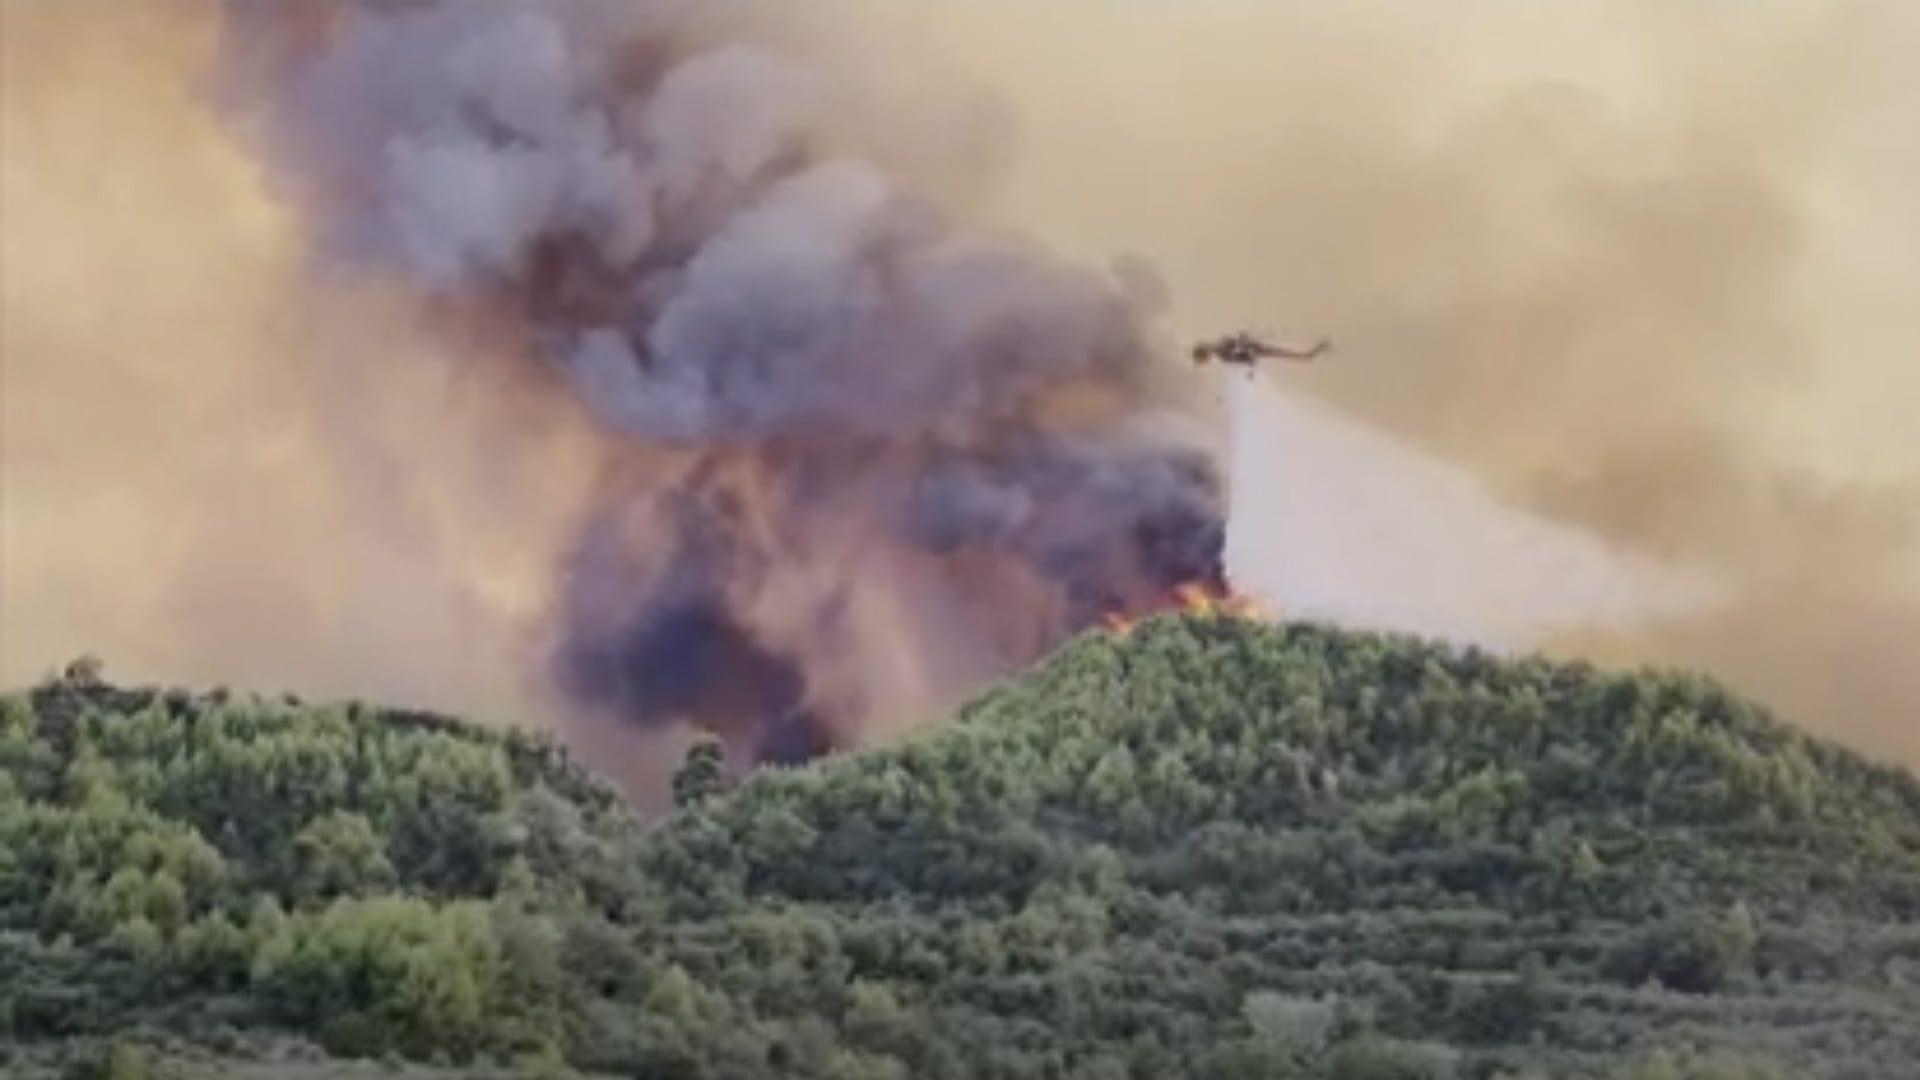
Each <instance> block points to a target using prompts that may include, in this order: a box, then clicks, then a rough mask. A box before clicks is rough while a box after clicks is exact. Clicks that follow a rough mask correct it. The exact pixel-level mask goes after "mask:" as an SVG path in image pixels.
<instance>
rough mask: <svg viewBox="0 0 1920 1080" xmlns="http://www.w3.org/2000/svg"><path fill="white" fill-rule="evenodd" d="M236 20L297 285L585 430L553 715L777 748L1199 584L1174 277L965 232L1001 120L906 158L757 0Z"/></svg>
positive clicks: (850, 83) (361, 11)
mask: <svg viewBox="0 0 1920 1080" xmlns="http://www.w3.org/2000/svg"><path fill="white" fill-rule="evenodd" d="M232 14H233V18H232V22H231V30H232V31H233V36H232V40H231V42H230V46H231V49H232V51H233V54H234V57H235V62H234V65H233V68H232V70H231V72H230V76H231V81H230V82H229V84H228V91H229V92H228V95H227V98H228V100H229V101H230V102H231V103H232V111H233V113H234V116H235V119H236V124H237V125H238V126H239V127H240V128H241V129H242V130H244V131H247V132H248V133H249V134H250V137H251V138H252V139H253V140H254V141H255V142H256V143H257V144H258V145H259V146H260V147H262V148H263V149H264V151H265V152H266V155H267V157H268V159H269V160H270V161H271V162H272V166H273V175H274V177H275V178H276V183H277V184H279V185H280V186H281V187H282V189H283V190H284V191H285V192H286V193H287V196H288V197H289V198H290V199H291V200H292V201H293V202H294V203H295V204H296V205H299V206H302V207H305V208H306V210H307V212H308V213H309V214H310V216H311V220H312V222H313V227H314V229H315V233H316V237H317V243H318V247H317V249H316V251H317V254H318V256H319V262H318V269H320V270H321V271H323V272H328V273H343V272H344V273H357V274H364V275H367V276H370V277H379V278H392V279H397V280H398V281H399V282H401V283H402V284H403V285H404V287H406V288H409V289H412V290H416V291H418V292H420V293H421V294H424V295H428V296H432V297H436V298H440V299H441V300H444V301H445V302H446V303H447V304H449V305H450V306H451V307H452V308H453V309H459V310H466V311H469V312H472V311H480V312H484V313H486V314H487V315H488V316H489V317H491V318H494V319H496V320H501V319H504V320H505V321H506V322H507V324H508V325H509V326H510V327H513V328H515V329H516V330H517V332H518V333H520V334H521V335H522V336H523V338H524V341H525V343H526V347H527V349H526V351H527V353H528V356H529V361H530V362H539V363H543V364H545V365H548V366H549V367H550V369H551V370H552V371H553V372H555V373H557V375H558V376H559V377H560V384H562V385H564V386H566V387H567V388H568V390H569V392H570V393H571V395H572V396H573V397H574V398H576V399H577V400H578V401H579V402H581V403H583V404H584V406H585V407H586V409H587V410H588V411H589V412H590V414H591V416H592V417H593V418H594V420H595V422H596V423H597V424H598V425H600V426H601V427H602V428H603V429H604V431H605V433H606V437H607V443H608V450H607V465H606V466H605V477H604V478H603V481H602V482H601V484H600V486H599V489H598V493H597V495H596V496H595V498H594V499H593V500H592V501H591V505H590V507H589V509H588V510H587V512H586V514H585V515H584V518H583V521H582V524H581V528H580V534H579V538H578V542H577V544H576V545H575V548H574V551H573V552H572V554H571V556H570V557H569V558H567V559H566V560H565V561H564V565H562V566H560V567H557V568H556V574H557V575H558V579H559V580H558V581H557V583H556V592H557V594H558V598H557V600H556V604H555V611H554V618H555V620H556V625H555V628H554V646H553V648H554V652H553V658H552V668H551V670H552V672H553V674H554V677H555V678H556V680H557V684H558V686H559V687H560V689H561V690H562V691H563V692H564V693H565V694H566V695H568V696H569V697H570V699H571V700H572V701H573V702H574V704H575V705H576V706H578V707H579V708H580V709H581V710H583V711H587V712H591V713H593V714H596V715H599V716H602V717H606V718H610V719H612V720H614V721H615V722H620V723H633V724H641V725H646V726H659V725H669V724H674V723H678V722H683V721H684V722H691V723H694V724H697V725H699V726H702V727H706V728H710V729H712V730H715V731H718V732H720V733H722V734H723V735H725V736H726V737H727V738H728V739H729V741H730V742H732V743H733V744H734V745H735V746H736V747H737V748H740V749H741V751H742V752H743V753H744V754H748V755H753V756H761V757H769V756H770V757H780V758H788V757H794V756H804V755H806V754H810V753H813V752H815V751H817V750H818V749H819V748H820V747H822V746H824V745H827V744H829V743H831V742H836V741H842V740H845V739H848V738H851V737H853V736H854V735H855V734H856V733H858V732H860V731H861V730H863V729H866V728H868V727H870V726H871V725H873V724H874V723H876V722H879V719H878V714H880V713H882V712H886V711H889V710H908V711H918V710H925V709H931V708H937V707H939V706H941V705H943V704H946V703H947V702H949V701H950V699H951V698H952V697H954V696H956V695H958V694H960V693H963V692H965V691H966V690H968V689H971V688H972V687H973V686H975V685H977V683H978V681H979V680H980V679H982V678H986V677H990V676H992V675H995V674H999V673H1002V672H1004V671H1006V670H1009V669H1010V668H1012V667H1014V666H1016V665H1018V664H1022V663H1025V662H1027V661H1030V660H1031V659H1033V658H1034V657H1035V655H1037V653H1038V652H1039V651H1040V650H1041V649H1044V648H1046V647H1048V646H1050V645H1052V644H1055V643H1057V642H1058V641H1059V640H1061V639H1062V638H1063V637H1064V636H1065V635H1067V634H1069V633H1071V632H1073V631H1074V630H1076V629H1078V628H1080V627H1082V626H1085V625H1087V624H1088V623H1089V622H1091V621H1092V620H1094V619H1096V618H1097V617H1098V616H1099V615H1100V614H1102V613H1103V612H1105V611H1108V610H1112V609H1113V608H1116V607H1126V606H1134V605H1139V604H1142V603H1147V602H1151V601H1152V600H1153V599H1154V598H1155V597H1156V596H1158V595H1159V594H1162V593H1164V592H1165V591H1166V590H1167V589H1169V588H1170V587H1171V586H1172V585H1174V584H1176V583H1177V582H1180V581H1183V580H1194V579H1204V580H1209V581H1216V582H1217V581H1218V580H1219V579H1220V576H1221V567H1220V548H1221V542H1222V537H1223V528H1222V520H1223V513H1224V511H1223V507H1222V505H1221V498H1220V483H1219V478H1218V476H1217V474H1216V472H1215V470H1214V468H1213V466H1212V463H1211V462H1210V460H1209V459H1208V458H1207V456H1206V455H1205V454H1204V453H1203V452H1201V451H1200V450H1199V449H1198V448H1196V447H1195V446H1193V445H1191V440H1188V439H1181V438H1176V437H1170V436H1169V435H1168V434H1167V433H1166V431H1165V430H1164V429H1160V430H1155V429H1153V428H1151V427H1150V426H1146V425H1144V424H1143V423H1142V421H1143V420H1148V419H1151V418H1152V415H1153V414H1154V413H1155V412H1156V411H1166V410H1168V409H1169V408H1171V407H1172V406H1173V405H1175V404H1176V402H1175V401H1174V400H1173V397H1172V391H1171V384H1169V383H1168V382H1167V379H1166V376H1165V373H1164V372H1163V370H1162V369H1161V368H1159V367H1158V365H1157V362H1156V359H1155V358H1156V356H1157V355H1158V354H1159V352H1160V343H1159V342H1157V341H1156V340H1155V338H1154V336H1153V333H1152V330H1151V326H1152V321H1153V319H1154V318H1155V316H1156V315H1157V314H1159V309H1160V307H1161V306H1162V305H1164V303H1165V301H1166V290H1165V289H1164V287H1163V286H1161V285H1160V284H1159V283H1158V282H1157V281H1156V280H1155V279H1154V277H1153V275H1152V273H1151V271H1150V269H1148V268H1146V267H1145V265H1144V264H1142V263H1140V262H1138V261H1137V260H1134V261H1122V262H1119V263H1117V264H1116V266H1115V267H1114V268H1113V269H1112V270H1111V272H1107V273H1102V272H1096V271H1094V270H1091V269H1083V268H1081V267H1079V266H1077V265H1073V264H1069V263H1066V262H1063V261H1061V260H1059V259H1057V258H1055V257H1054V256H1052V255H1051V254H1050V253H1049V252H1047V251H1046V250H1045V249H1043V248H1041V247H1039V246H1037V245H1036V244H1034V243H1032V242H1031V241H1029V240H1026V239H1024V238H1022V237H1020V236H1019V235H1016V234H1013V233H1009V232H1006V231H1004V230H999V229H995V228H991V227H989V226H988V225H987V224H985V223H984V222H983V221H981V220H979V219H976V218H971V217H969V215H968V212H967V202H968V200H967V198H966V197H965V193H966V191H967V190H969V189H970V188H973V189H977V187H978V186H979V185H983V184H985V183H987V182H988V181H989V180H990V178H991V175H992V172H993V170H994V168H995V167H996V166H997V163H999V162H1000V161H1001V156H1000V155H1002V154H1003V153H1004V151H1005V147H1006V146H1007V145H1009V142H1010V137H1009V135H1008V134H1006V133H1005V131H1004V130H1003V129H998V128H996V126H995V125H996V122H997V121H998V120H999V118H1000V114H998V113H997V112H996V111H995V110H994V109H993V108H992V107H991V106H967V105H964V104H963V105H959V106H942V107H940V108H939V109H936V110H935V111H934V112H933V113H931V114H929V115H923V116H917V117H914V118H912V119H913V120H914V121H915V124H916V125H925V124H939V123H941V122H942V121H944V120H947V119H957V120H958V121H959V130H961V131H963V132H973V133H974V135H973V136H972V137H969V138H962V139H960V140H959V141H958V143H957V144H947V145H934V144H930V143H929V142H928V141H927V140H925V139H924V138H922V137H919V136H917V135H913V134H911V133H912V132H914V131H916V130H917V127H916V128H908V127H902V126H899V125H898V123H897V122H896V120H895V119H894V118H890V117H887V116H884V115H883V114H882V113H881V112H880V111H878V110H875V109H873V108H871V107H870V106H866V105H863V104H861V103H863V102H868V101H871V100H872V99H873V97H874V91H873V89H872V88H870V87H863V86H862V85H861V84H860V83H859V81H858V76H855V75H848V74H843V73H842V72H841V70H840V69H838V68H834V69H829V68H827V67H825V66H812V65H809V64H808V63H807V61H806V59H805V54H804V52H802V51H798V50H796V49H794V48H792V47H791V42H792V41H793V40H796V39H795V38H794V37H793V36H792V35H791V34H790V33H789V32H788V30H786V29H783V26H782V23H781V20H780V19H778V18H777V17H774V16H773V15H772V14H771V12H770V10H765V9H760V8H757V7H753V6H750V5H745V6H737V5H710V4H692V3H644V4H633V3H611V2H589V0H569V2H566V3H553V4H542V5H530V4H525V3H511V2H504V0H502V2H493V0H484V2H475V0H462V2H458V3H453V2H448V3H387V4H379V5H368V4H361V5H351V6H348V5H342V6H335V7H330V8H321V7H320V6H319V5H302V6H301V9H300V10H298V11H295V12H292V13H289V12H288V11H287V10H286V9H284V8H281V7H278V6H275V7H271V8H270V7H268V6H266V5H236V6H234V7H233V8H232ZM996 131H997V132H999V133H997V134H996ZM976 156H977V160H978V161H979V163H980V167H979V168H978V170H977V172H976V174H975V175H974V176H973V177H972V178H971V180H969V178H968V177H967V175H966V170H967V168H968V167H969V166H970V164H971V162H972V160H973V159H975V158H976ZM949 166H951V169H948V167H949ZM943 169H946V170H947V171H949V172H952V171H953V170H958V171H959V173H960V175H959V176H958V177H955V176H953V175H949V176H947V178H946V179H944V180H942V181H939V182H933V183H922V182H921V178H922V177H925V176H928V175H931V174H933V173H936V172H940V171H942V170H943ZM526 385H527V386H529V387H531V386H533V385H534V384H533V383H531V382H529V383H527V384H526ZM936 641H937V643H936ZM908 656H911V664H910V665H909V666H911V667H913V668H914V669H915V670H914V672H913V673H911V674H910V675H907V676H902V677H900V678H899V679H898V680H895V681H894V682H893V683H892V684H891V685H889V679H890V676H888V675H887V674H886V673H885V672H886V669H888V668H890V667H899V666H901V665H902V664H903V663H906V661H905V660H904V659H903V658H904V657H908ZM896 722H897V721H896Z"/></svg>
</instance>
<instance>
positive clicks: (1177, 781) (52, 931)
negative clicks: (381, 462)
mask: <svg viewBox="0 0 1920 1080" xmlns="http://www.w3.org/2000/svg"><path fill="white" fill-rule="evenodd" d="M714 765H715V762H714V759H713V758H712V756H711V755H710V753H709V752H708V751H707V750H706V749H704V748H697V749H696V750H695V752H694V753H693V754H692V755H691V756H690V757H689V760H688V762H687V763H686V765H685V766H684V767H683V768H682V770H681V774H680V776H679V777H678V778H677V782H676V788H677V794H678V797H679V799H680V801H681V803H682V808H681V810H680V811H679V812H678V813H676V814H675V815H673V816H672V817H670V818H668V819H666V820H664V821H661V822H657V823H647V822H643V821H641V820H639V819H638V818H637V817H636V816H635V815H633V814H632V813H631V812H630V811H628V810H627V809H626V807H625V806H624V805H623V804H622V803H621V802H620V801H619V799H618V798H617V797H616V796H615V795H614V794H613V792H612V789H611V788H609V787H608V786H606V785H605V784H602V783H600V782H599V781H597V780H596V779H594V778H593V777H592V776H590V775H589V774H588V773H587V772H585V771H584V770H583V769H581V768H580V767H579V765H578V764H577V763H574V762H572V761H571V760H570V759H569V758H568V756H567V755H566V754H565V753H564V752H563V751H561V750H560V749H559V748H558V747H557V746H555V745H553V744H551V743H549V742H547V741H546V740H543V739H540V738H537V737H532V736H527V735H524V734H518V733H503V732H497V731H486V730H481V729H478V728H473V727H469V726H466V725H463V724H461V723H459V722H457V721H453V720H449V719H446V718H440V717H434V716H429V715H424V714H399V713H389V712H384V711H381V710H378V709H373V708H368V707H365V706H350V705H323V706H313V705H305V704H300V703H297V702H293V701H290V700H285V699H266V698H248V699H242V698H234V697H228V696H222V695H196V694H190V693H186V692H181V691H161V690H128V689H123V688H117V687H112V686H107V685H92V684H89V683H87V682H85V681H84V680H81V681H55V682H51V683H49V684H47V685H44V686H41V687H39V688H36V689H34V690H32V691H30V692H26V693H21V694H15V695H11V696H8V697H6V698H5V699H4V701H3V702H0V974H4V975H5V978H0V987H4V989H0V1016H4V1017H5V1018H6V1021H7V1027H6V1029H5V1030H7V1031H8V1032H9V1033H10V1038H9V1041H8V1042H7V1043H6V1044H5V1052H6V1053H9V1054H11V1055H12V1060H13V1065H12V1066H10V1067H13V1068H20V1069H23V1070H24V1073H23V1074H24V1075H28V1076H34V1075H42V1074H45V1075H58V1074H60V1073H61V1072H62V1071H63V1070H69V1069H75V1068H78V1069H82V1070H83V1071H84V1070H86V1069H94V1070H105V1071H106V1073H107V1074H114V1073H112V1070H113V1069H115V1068H118V1069H121V1070H123V1072H122V1073H119V1074H114V1075H126V1073H124V1070H126V1069H130V1068H145V1069H148V1070H150V1071H149V1072H148V1073H147V1075H153V1072H152V1071H151V1070H159V1071H160V1072H161V1073H162V1074H165V1072H166V1070H168V1069H172V1070H174V1071H175V1073H177V1074H179V1075H193V1076H231V1077H264V1076H269V1075H271V1076H311V1077H316V1078H317V1077H347V1076H370V1075H421V1076H427V1075H436V1076H437V1075H441V1073H440V1072H439V1071H437V1070H438V1069H453V1068H455V1067H456V1066H458V1067H459V1071H458V1072H457V1073H456V1072H449V1073H447V1074H446V1075H461V1076H474V1075H500V1076H530V1075H568V1074H569V1073H570V1072H572V1073H576V1074H582V1075H627V1076H631V1075H646V1076H672V1077H712V1078H721V1077H728V1078H731V1077H740V1078H746V1077H767V1076H793V1077H902V1078H904V1077H909V1076H911V1077H962V1076H966V1077H974V1076H992V1077H1007V1078H1015V1077H1035V1078H1039V1077H1061V1078H1076V1080H1096V1078H1097V1080H1118V1078H1122V1077H1156V1078H1157V1077H1176V1076H1195V1077H1208V1078H1212V1077H1220V1078H1226V1077H1264V1076H1275V1077H1279V1076H1289V1077H1294V1076H1297V1077H1321V1076H1328V1077H1336V1076H1337V1077H1354V1078H1359V1077H1442V1076H1460V1077H1482V1076H1493V1075H1510V1076H1527V1077H1537V1076H1569V1077H1571V1076H1609V1077H1614V1076H1645V1077H1649V1078H1651V1077H1670V1076H1695V1077H1702V1078H1704V1077H1708V1076H1716V1077H1735V1076H1772V1075H1779V1076H1809V1077H1862V1078H1864V1077H1886V1076H1891V1075H1896V1074H1897V1072H1894V1071H1889V1070H1897V1069H1898V1068H1903V1067H1905V1064H1904V1063H1908V1062H1911V1061H1912V1060H1913V1059H1914V1055H1915V1054H1916V1053H1920V1019H1916V1018H1920V931H1916V930H1915V929H1914V925H1915V924H1916V923H1920V781H1916V780H1915V778H1914V777H1913V776H1912V775H1911V774H1909V773H1906V772H1903V771H1901V770H1898V769H1895V768H1893V767H1890V766H1884V765H1879V764H1876V763H1873V762H1870V761H1868V760H1866V759H1864V758H1862V757H1860V756H1859V755H1857V754H1854V753H1851V752H1849V751H1846V750H1844V749H1841V748H1839V747H1838V746H1835V745H1833V744H1831V743H1828V742H1825V741H1822V740H1818V739H1814V738H1810V737H1807V736H1805V735H1802V734H1800V733H1798V732H1796V731H1794V730H1792V729H1791V728H1789V727H1787V726H1785V725H1784V724H1782V723H1780V722H1779V721H1777V720H1776V719H1775V718H1773V717H1772V716H1771V715H1769V714H1768V713H1767V712H1766V711H1765V710H1763V709H1761V708H1759V707H1757V706H1754V705H1753V704H1751V703H1749V702H1746V701H1744V700H1742V699H1740V698H1738V697H1736V696H1734V695H1731V694H1729V693H1727V692H1725V691H1724V690H1722V689H1721V688H1720V687H1719V686H1717V685H1716V684H1715V683H1713V682H1711V681H1710V680H1707V679H1704V678H1700V677H1697V676H1692V675H1688V674H1685V673H1679V672H1653V671H1642V672H1633V673H1618V674H1610V673H1603V672H1601V671H1598V670H1596V669H1594V668H1592V667H1590V666H1588V665H1582V664H1568V663H1558V662H1549V661H1546V660H1543V659H1518V660H1499V659H1495V658H1493V657H1491V656H1489V655H1487V654H1484V653H1482V652H1479V651H1477V650H1473V649H1465V648H1455V647H1450V646H1442V645H1437V644H1433V643H1429V642H1423V641H1417V640H1414V639H1411V638H1403V637H1395V636H1388V635H1379V634H1360V633H1349V632H1339V631H1333V630H1329V629H1326V628H1322V627H1314V626H1285V627H1264V626H1257V625H1254V624H1250V623H1245V622H1240V621H1236V620H1222V619H1207V618H1201V617H1194V616H1163V617H1159V618H1155V619H1152V620H1149V621H1148V622H1146V623H1144V624H1141V625H1140V626H1138V627H1136V628H1135V629H1134V630H1133V631H1132V632H1131V633H1129V634H1128V635H1126V636H1125V637H1110V636H1105V635H1088V636H1086V637H1083V638H1081V639H1078V640H1076V641H1075V642H1073V643H1071V644H1070V645H1069V646H1068V647H1067V648H1065V649H1063V650H1061V651H1060V652H1059V653H1057V654H1056V655H1055V656H1053V657H1051V658H1050V659H1048V660H1047V661H1045V662H1044V663H1042V664H1040V665H1038V666H1037V667H1036V668H1035V669H1034V670H1033V671H1031V672H1029V673H1028V674H1027V675H1025V676H1023V677H1022V678H1019V679H1016V680H1013V681H1011V682H1009V683H1007V684H1004V685H1002V686H1000V687H997V688H995V689H993V690H991V691H990V692H988V693H986V694H984V695H982V696H981V697H980V698H979V699H977V700H976V701H974V702H973V703H971V704H970V705H969V706H967V707H966V708H965V709H963V710H961V712H960V714H959V715H958V716H957V717H956V718H955V720H954V721H953V722H951V723H949V724H948V725H946V726H944V727H942V728H940V729H938V730H934V731H929V732H925V733H923V734H921V735H919V736H917V737H915V738H913V739H910V740H908V741H906V742H905V743H904V744H902V745H899V746H896V747H891V748H885V749H879V748H875V749H870V750H865V751H860V752H855V753H849V754H844V755H839V756H835V757H832V758H828V759H824V760H821V761H818V762H815V763H813V764H811V765H808V766H804V767H797V768H780V769H768V770H764V771H762V772H759V773H756V774H754V775H753V776H752V777H750V778H749V779H748V780H747V781H746V782H744V783H742V784H740V785H739V786H738V787H737V788H736V789H734V790H723V788H724V783H723V781H722V779H721V777H720V775H719V771H718V769H717V768H715V767H714ZM1689 1047H1691V1048H1693V1049H1692V1050H1689V1049H1687V1048H1689ZM1695 1051H1697V1053H1695ZM1690 1055H1692V1056H1690ZM1730 1055H1731V1056H1730ZM1736 1056H1737V1057H1738V1058H1739V1059H1740V1060H1741V1061H1745V1062H1747V1064H1737V1063H1734V1059H1735V1057H1736ZM355 1059H360V1060H361V1063H360V1064H357V1065H356V1064H354V1060H355ZM409 1059H410V1060H413V1061H415V1062H417V1064H415V1065H410V1066H406V1068H408V1069H411V1070H414V1071H413V1072H410V1073H402V1072H398V1071H393V1070H397V1069H400V1068H401V1065H400V1063H401V1062H402V1061H404V1060H409ZM382 1061H384V1062H385V1063H386V1066H385V1068H386V1070H387V1071H382V1066H380V1065H379V1064H378V1063H380V1062H382ZM436 1061H437V1062H439V1066H438V1067H436V1066H435V1065H434V1064H433V1063H435V1062H436ZM461 1063H467V1064H465V1065H462V1064H461ZM1714 1069H1720V1070H1722V1071H1718V1072H1716V1071H1713V1070H1714ZM1728 1070H1731V1071H1728ZM1768 1070H1771V1071H1768Z"/></svg>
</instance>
